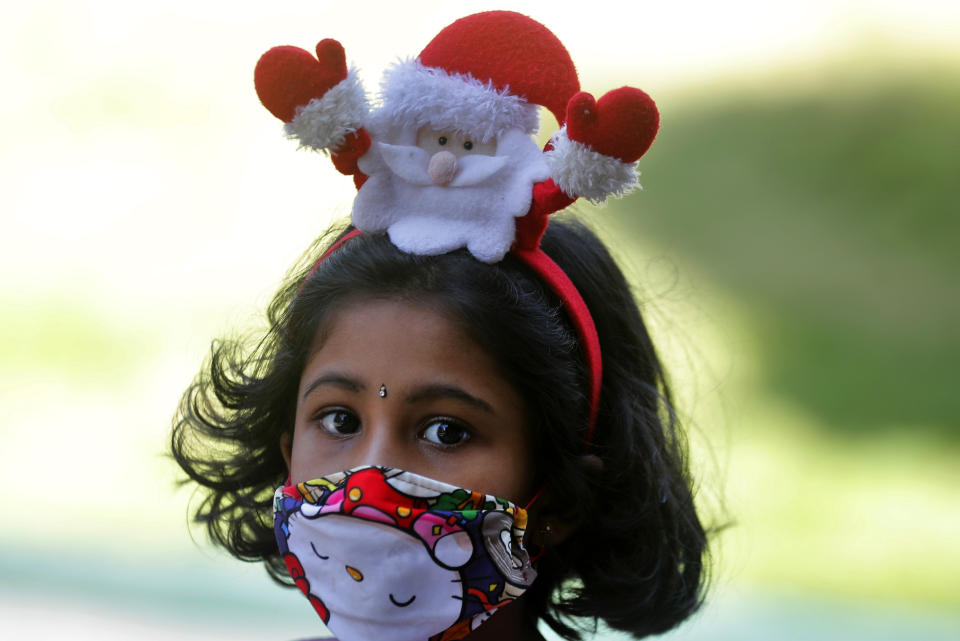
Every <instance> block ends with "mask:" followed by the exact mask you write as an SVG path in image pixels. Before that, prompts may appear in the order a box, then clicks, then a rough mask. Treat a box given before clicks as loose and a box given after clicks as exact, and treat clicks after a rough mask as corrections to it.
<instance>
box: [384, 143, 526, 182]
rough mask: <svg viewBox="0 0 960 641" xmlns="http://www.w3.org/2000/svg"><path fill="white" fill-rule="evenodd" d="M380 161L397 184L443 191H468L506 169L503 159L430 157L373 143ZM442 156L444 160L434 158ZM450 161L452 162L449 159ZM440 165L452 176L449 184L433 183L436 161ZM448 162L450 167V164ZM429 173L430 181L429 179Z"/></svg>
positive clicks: (415, 150) (420, 151) (414, 148)
mask: <svg viewBox="0 0 960 641" xmlns="http://www.w3.org/2000/svg"><path fill="white" fill-rule="evenodd" d="M376 147H377V149H378V151H379V152H380V157H381V158H383V161H384V162H385V163H386V164H387V166H388V167H389V168H390V170H391V171H392V172H393V173H394V174H396V176H397V177H399V178H400V179H401V180H403V181H404V182H406V183H409V184H411V185H419V186H424V187H425V186H431V185H442V186H444V187H471V186H473V185H479V184H481V183H483V182H484V181H486V180H487V179H489V178H490V177H491V176H494V175H495V174H497V173H498V172H499V171H501V170H502V169H503V168H504V167H506V166H507V158H506V157H505V156H487V155H485V154H469V155H466V156H460V157H459V158H458V157H456V156H454V155H453V154H451V153H450V152H448V151H441V152H438V153H437V154H432V155H431V154H430V153H429V152H427V151H426V150H425V149H421V148H420V147H417V146H416V145H388V144H387V143H384V142H378V143H376ZM441 154H445V155H446V156H444V157H440V158H435V157H437V156H440V155H441ZM451 158H453V161H451V160H450V159H451ZM431 160H433V161H434V170H433V172H431V171H430V167H431ZM438 160H439V161H440V162H442V163H443V164H444V165H445V167H444V170H445V171H447V172H449V173H452V174H453V177H452V179H450V180H446V179H444V180H442V181H440V182H438V181H437V180H436V179H435V176H436V173H437V172H436V169H435V168H436V166H437V164H438V162H437V161H438ZM451 162H452V164H450V163H451ZM431 173H433V174H434V177H431Z"/></svg>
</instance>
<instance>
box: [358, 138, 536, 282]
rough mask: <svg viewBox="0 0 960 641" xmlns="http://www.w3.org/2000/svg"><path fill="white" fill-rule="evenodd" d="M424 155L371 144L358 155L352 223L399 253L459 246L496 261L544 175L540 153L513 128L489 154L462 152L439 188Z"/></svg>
mask: <svg viewBox="0 0 960 641" xmlns="http://www.w3.org/2000/svg"><path fill="white" fill-rule="evenodd" d="M429 160H430V155H429V154H428V153H427V152H426V151H424V150H423V149H421V148H420V147H417V146H415V145H388V144H384V142H383V140H382V139H380V140H378V139H377V138H376V137H375V138H374V144H373V145H372V146H371V148H370V151H368V152H367V153H366V154H365V155H364V156H363V157H362V158H361V159H360V161H359V163H358V165H359V168H360V170H361V171H362V172H363V173H365V174H367V176H369V178H368V179H367V181H366V182H365V183H364V184H363V187H361V189H360V191H359V193H358V194H357V198H356V200H355V201H354V205H353V223H354V224H355V225H356V226H357V227H358V228H360V229H361V230H363V231H365V232H382V231H386V232H387V233H388V234H389V235H390V240H391V242H393V244H394V245H396V246H397V247H398V248H400V249H402V250H403V251H405V252H409V253H412V254H421V255H434V254H444V253H446V252H449V251H453V250H454V249H459V248H461V247H466V248H467V250H468V251H469V252H470V253H471V254H473V256H475V257H476V258H477V259H479V260H481V261H484V262H488V263H492V262H497V261H499V260H500V259H501V258H503V256H504V255H505V254H506V253H507V252H508V251H509V250H510V246H511V245H512V244H513V239H514V236H515V233H516V223H515V219H516V218H519V217H520V216H523V215H524V214H526V213H527V211H529V209H530V202H531V200H532V198H533V185H534V184H535V183H538V182H541V181H543V180H546V179H547V178H549V177H550V170H549V168H548V167H547V164H546V162H545V161H544V159H543V153H542V152H541V151H540V149H539V147H537V144H536V143H535V142H534V141H533V139H531V138H530V137H529V136H527V135H525V134H524V133H523V132H521V131H519V130H514V131H509V132H507V133H505V134H503V135H502V136H501V137H500V138H499V140H498V142H497V154H496V155H495V156H485V155H480V154H474V155H468V156H464V157H462V158H459V159H458V169H457V173H456V175H455V176H454V178H453V180H452V181H451V182H450V184H449V185H447V186H442V187H441V186H437V185H435V184H433V182H432V181H431V180H430V177H429V176H428V174H427V163H428V162H429Z"/></svg>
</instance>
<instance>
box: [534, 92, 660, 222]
mask: <svg viewBox="0 0 960 641" xmlns="http://www.w3.org/2000/svg"><path fill="white" fill-rule="evenodd" d="M659 127H660V114H659V113H658V112H657V106H656V104H654V102H653V99H651V98H650V96H648V95H647V94H646V93H644V92H642V91H640V90H639V89H635V88H634V87H621V88H620V89H614V90H613V91H610V92H607V93H606V94H604V95H603V96H602V97H601V98H600V100H595V99H594V97H593V96H591V95H590V94H589V93H587V92H585V91H581V92H580V93H578V94H576V95H574V96H573V97H572V98H570V100H569V101H568V102H567V112H566V122H565V124H564V126H563V127H562V128H561V129H560V131H558V132H557V133H556V134H555V135H554V137H553V139H552V140H551V144H552V146H553V149H551V150H549V151H548V152H547V153H546V157H547V162H548V163H549V164H550V168H551V170H552V172H553V180H554V182H556V184H557V185H558V186H559V187H560V188H561V189H562V190H563V191H564V192H565V193H567V194H569V195H571V196H574V195H576V196H581V197H583V198H586V199H587V200H589V201H591V202H594V203H598V202H602V201H604V200H606V199H607V198H608V197H610V196H617V197H620V196H623V195H624V194H626V193H628V192H630V191H631V190H633V189H634V188H636V187H637V186H639V185H638V183H637V171H636V161H637V160H638V159H639V158H640V156H642V155H643V154H644V153H646V151H647V149H649V148H650V145H651V144H652V143H653V139H654V137H656V135H657V130H658V129H659Z"/></svg>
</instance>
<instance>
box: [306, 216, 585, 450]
mask: <svg viewBox="0 0 960 641" xmlns="http://www.w3.org/2000/svg"><path fill="white" fill-rule="evenodd" d="M362 233H363V232H361V231H360V230H359V229H354V230H352V231H350V232H348V233H347V234H345V235H344V236H343V237H342V238H340V239H339V240H337V242H335V243H334V244H333V245H331V246H330V247H329V248H328V249H327V251H325V252H324V253H323V255H322V256H321V257H320V259H319V260H317V262H316V264H314V266H313V268H312V269H311V270H310V272H309V273H308V274H307V277H306V278H305V279H304V283H306V282H307V281H308V280H309V279H310V277H311V276H313V275H314V274H315V273H316V271H317V269H319V268H320V263H322V262H323V261H324V260H326V258H327V256H329V255H330V254H332V253H333V252H335V251H336V250H337V249H338V248H339V247H340V246H341V245H343V244H344V243H345V242H347V241H348V240H350V239H351V238H353V237H355V236H359V235H360V234H362ZM513 255H514V256H516V257H517V258H519V259H520V260H521V261H523V262H524V264H526V265H527V266H528V267H530V269H532V270H533V271H534V273H536V274H537V276H539V277H540V278H541V280H543V282H544V283H546V285H547V287H549V288H550V290H551V291H553V293H554V294H556V295H557V297H558V298H559V299H560V302H561V303H563V308H564V310H566V312H567V315H568V316H569V317H570V320H571V322H573V328H574V330H575V331H576V332H577V336H578V338H579V339H580V345H581V347H582V349H583V355H584V358H585V359H586V363H587V375H588V376H589V379H590V414H589V421H588V423H587V438H586V446H587V447H589V446H590V444H591V443H592V442H593V434H594V431H595V430H596V424H597V413H598V412H599V410H600V387H601V384H602V383H603V360H602V358H601V355H600V338H599V336H597V327H596V325H595V324H594V322H593V316H592V315H591V314H590V309H589V308H588V307H587V304H586V303H585V302H584V300H583V297H582V296H581V295H580V292H579V291H578V290H577V288H576V286H575V285H574V284H573V281H571V280H570V277H569V276H567V274H566V272H564V271H563V270H562V269H560V266H559V265H557V263H556V262H554V260H553V259H552V258H550V257H549V256H547V254H546V252H544V251H543V250H542V249H540V248H539V247H536V248H534V249H514V250H513ZM302 287H303V285H301V288H302Z"/></svg>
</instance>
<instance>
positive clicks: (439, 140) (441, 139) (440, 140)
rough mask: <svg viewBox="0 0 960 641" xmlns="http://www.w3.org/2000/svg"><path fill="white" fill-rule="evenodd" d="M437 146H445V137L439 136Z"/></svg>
mask: <svg viewBox="0 0 960 641" xmlns="http://www.w3.org/2000/svg"><path fill="white" fill-rule="evenodd" d="M437 144H439V145H440V146H441V147H443V146H444V145H445V144H447V137H446V136H440V137H439V138H437Z"/></svg>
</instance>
